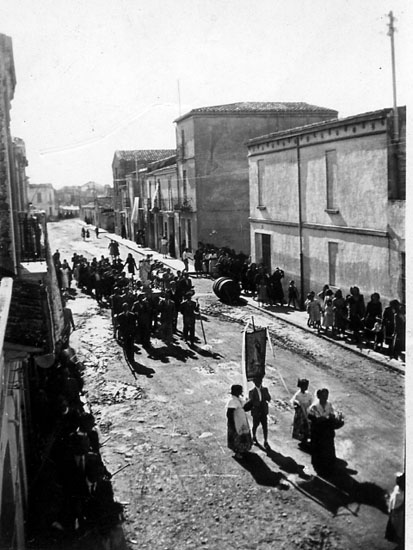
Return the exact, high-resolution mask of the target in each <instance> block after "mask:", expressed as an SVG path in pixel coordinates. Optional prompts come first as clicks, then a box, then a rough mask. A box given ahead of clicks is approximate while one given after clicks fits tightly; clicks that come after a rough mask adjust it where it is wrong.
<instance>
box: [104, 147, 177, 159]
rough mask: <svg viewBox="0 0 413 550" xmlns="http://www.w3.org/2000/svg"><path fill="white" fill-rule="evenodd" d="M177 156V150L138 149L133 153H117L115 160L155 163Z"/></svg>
mask: <svg viewBox="0 0 413 550" xmlns="http://www.w3.org/2000/svg"><path fill="white" fill-rule="evenodd" d="M175 154H176V149H136V150H132V151H115V156H114V160H115V159H116V160H126V161H131V160H133V161H136V162H154V161H156V160H160V159H164V158H166V157H170V156H171V155H175Z"/></svg>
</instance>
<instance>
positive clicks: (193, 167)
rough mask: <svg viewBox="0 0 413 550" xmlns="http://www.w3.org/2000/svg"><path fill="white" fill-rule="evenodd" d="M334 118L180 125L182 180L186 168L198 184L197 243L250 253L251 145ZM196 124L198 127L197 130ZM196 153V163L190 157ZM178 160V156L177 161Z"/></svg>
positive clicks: (196, 120)
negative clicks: (251, 141) (267, 136)
mask: <svg viewBox="0 0 413 550" xmlns="http://www.w3.org/2000/svg"><path fill="white" fill-rule="evenodd" d="M331 116H332V115H331V113H330V114H328V115H327V114H326V115H324V116H323V115H320V114H312V115H311V114H309V113H304V114H303V113H301V114H299V113H297V114H293V113H289V114H287V115H285V114H284V115H283V114H280V113H274V114H270V115H269V114H247V113H237V114H234V115H232V114H231V115H229V114H225V115H218V114H214V115H211V114H210V115H202V114H196V115H194V116H190V117H189V118H187V119H184V120H180V121H178V123H177V131H176V135H177V140H178V151H179V144H180V143H181V140H182V130H184V134H185V140H186V143H187V144H186V146H185V153H186V155H187V158H186V159H185V160H184V161H179V160H178V171H179V177H180V178H182V170H183V169H184V168H185V169H186V170H187V176H188V180H189V183H190V184H191V185H192V184H193V183H192V182H193V181H194V182H195V208H196V216H195V220H194V223H193V226H194V227H197V234H196V235H194V239H193V241H196V242H197V241H202V242H204V243H212V244H215V245H217V246H229V247H231V248H234V249H235V250H236V251H237V252H239V251H242V252H244V253H249V251H250V236H249V222H248V217H249V181H248V180H249V178H248V159H247V152H248V150H247V145H246V143H247V141H248V140H249V139H251V138H252V137H256V136H260V135H263V134H267V133H269V132H274V131H278V130H283V129H286V128H291V127H294V126H300V125H302V124H306V123H309V122H317V121H320V120H323V119H325V118H330V117H331ZM192 124H193V126H192ZM192 153H193V154H194V163H192V162H191V160H192V159H188V157H190V156H191V155H192ZM178 158H179V157H178Z"/></svg>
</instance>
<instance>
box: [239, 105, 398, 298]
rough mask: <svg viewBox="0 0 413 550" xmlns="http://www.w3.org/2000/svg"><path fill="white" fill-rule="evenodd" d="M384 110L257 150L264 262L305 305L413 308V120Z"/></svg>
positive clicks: (283, 135)
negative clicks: (410, 219) (409, 219)
mask: <svg viewBox="0 0 413 550" xmlns="http://www.w3.org/2000/svg"><path fill="white" fill-rule="evenodd" d="M397 115H398V120H399V127H400V134H399V136H395V135H394V118H395V117H394V112H393V110H392V109H381V110H378V111H374V112H369V113H363V114H359V115H356V116H351V117H347V118H343V119H340V120H331V121H326V122H320V123H316V124H312V125H306V126H303V127H300V128H293V129H290V130H285V131H280V132H275V133H271V134H269V135H265V136H262V137H257V138H255V139H252V140H250V141H249V143H248V152H249V153H248V157H249V172H250V230H251V249H252V259H253V261H254V262H258V263H261V262H263V263H264V264H265V265H266V266H267V267H268V268H269V269H270V270H273V269H274V268H275V267H277V266H279V267H281V268H282V269H284V270H285V273H286V279H294V280H295V281H296V284H297V286H298V288H300V289H301V296H302V297H304V298H305V295H306V294H307V293H308V292H309V291H310V290H314V291H319V290H321V288H322V286H323V285H324V284H326V283H327V284H330V285H331V286H333V287H340V288H341V289H342V290H343V294H344V295H346V294H348V292H349V288H350V286H354V285H356V286H358V287H359V288H360V290H361V292H362V293H363V294H364V295H366V296H367V297H368V296H369V295H370V294H372V293H373V292H379V293H380V295H381V296H382V298H383V300H384V301H386V300H387V301H388V300H391V299H394V298H396V299H398V300H400V301H404V300H405V188H406V110H405V108H399V109H398V112H397Z"/></svg>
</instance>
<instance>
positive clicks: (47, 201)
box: [28, 183, 58, 220]
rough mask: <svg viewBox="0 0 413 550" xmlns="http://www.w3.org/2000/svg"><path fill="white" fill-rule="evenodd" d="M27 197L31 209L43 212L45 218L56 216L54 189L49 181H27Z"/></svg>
mask: <svg viewBox="0 0 413 550" xmlns="http://www.w3.org/2000/svg"><path fill="white" fill-rule="evenodd" d="M28 199H29V203H30V204H31V207H32V209H33V210H36V211H42V212H44V213H45V215H46V219H52V220H53V219H56V218H57V214H58V208H57V202H56V191H55V189H54V187H53V185H52V184H51V183H29V186H28Z"/></svg>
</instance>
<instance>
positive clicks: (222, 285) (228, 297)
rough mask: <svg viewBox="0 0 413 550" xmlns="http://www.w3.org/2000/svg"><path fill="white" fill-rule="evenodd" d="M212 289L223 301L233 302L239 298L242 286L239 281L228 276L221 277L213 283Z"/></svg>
mask: <svg viewBox="0 0 413 550" xmlns="http://www.w3.org/2000/svg"><path fill="white" fill-rule="evenodd" d="M212 290H213V291H214V292H215V294H216V295H217V296H218V298H220V299H221V300H222V301H223V302H227V303H231V302H235V301H236V300H238V298H239V296H240V294H241V288H240V286H239V284H238V283H237V281H234V280H233V279H229V278H228V277H220V278H219V279H217V280H216V281H214V284H213V285H212Z"/></svg>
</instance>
